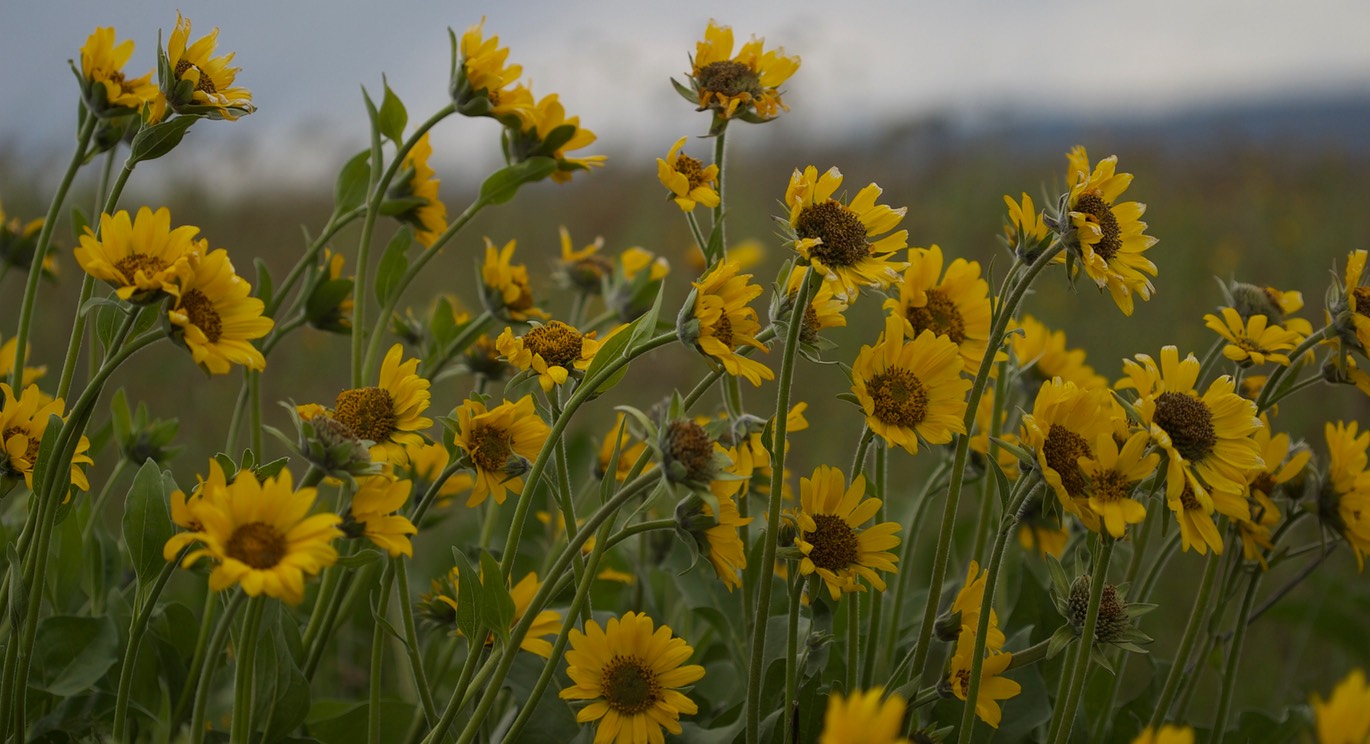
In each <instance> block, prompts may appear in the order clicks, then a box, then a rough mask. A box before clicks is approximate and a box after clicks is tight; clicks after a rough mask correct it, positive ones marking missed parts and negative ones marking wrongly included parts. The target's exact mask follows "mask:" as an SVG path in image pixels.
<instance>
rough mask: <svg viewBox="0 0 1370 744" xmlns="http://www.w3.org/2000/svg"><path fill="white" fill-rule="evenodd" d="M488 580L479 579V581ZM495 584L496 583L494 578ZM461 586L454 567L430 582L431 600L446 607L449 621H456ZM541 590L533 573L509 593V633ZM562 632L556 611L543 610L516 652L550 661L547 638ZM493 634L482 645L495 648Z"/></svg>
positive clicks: (549, 648) (459, 574) (549, 645)
mask: <svg viewBox="0 0 1370 744" xmlns="http://www.w3.org/2000/svg"><path fill="white" fill-rule="evenodd" d="M486 580H487V579H486V578H485V577H484V576H482V577H481V581H486ZM495 580H496V581H498V580H499V579H498V578H496V579H495ZM460 584H461V572H460V571H458V570H457V568H456V567H455V566H453V567H452V570H451V571H449V572H448V573H447V576H446V577H444V579H443V580H442V581H434V582H433V595H432V597H431V599H434V600H436V601H438V602H441V603H442V604H444V605H446V606H447V607H448V608H449V609H450V610H451V612H452V621H455V619H456V615H455V613H456V611H457V587H458V586H459V585H460ZM540 588H542V582H540V581H538V575H537V574H536V573H532V572H529V573H528V574H527V575H525V576H524V577H523V578H522V579H520V580H519V582H518V583H517V584H514V585H513V587H511V588H510V590H509V597H510V598H511V599H513V600H514V617H513V619H512V620H510V622H509V627H510V628H511V629H512V628H514V627H515V626H516V625H518V624H519V622H520V621H521V620H523V616H524V615H526V614H528V607H529V606H530V605H532V604H533V597H534V596H536V595H537V593H538V589H540ZM560 632H561V613H560V612H557V611H555V610H542V611H541V612H539V613H538V614H537V617H535V618H533V623H532V625H530V626H528V633H527V634H526V635H524V636H523V641H522V642H521V643H519V648H520V649H522V650H524V651H527V652H528V653H530V654H537V655H538V656H541V657H542V658H544V659H548V658H551V656H552V644H551V642H550V641H548V640H547V637H548V636H554V635H557V634H558V633H560ZM454 633H455V634H456V635H461V633H460V631H454ZM494 642H495V634H494V633H493V632H491V633H487V634H486V636H485V645H487V646H489V645H492V644H494Z"/></svg>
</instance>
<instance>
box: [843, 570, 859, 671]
mask: <svg viewBox="0 0 1370 744" xmlns="http://www.w3.org/2000/svg"><path fill="white" fill-rule="evenodd" d="M842 601H843V603H844V604H846V605H847V648H846V651H847V660H846V664H844V665H843V669H842V672H843V674H842V686H843V688H845V690H846V693H847V694H848V695H850V694H852V691H853V690H855V689H856V678H857V667H858V666H860V665H861V592H852V593H851V594H847V595H845V596H843V597H842Z"/></svg>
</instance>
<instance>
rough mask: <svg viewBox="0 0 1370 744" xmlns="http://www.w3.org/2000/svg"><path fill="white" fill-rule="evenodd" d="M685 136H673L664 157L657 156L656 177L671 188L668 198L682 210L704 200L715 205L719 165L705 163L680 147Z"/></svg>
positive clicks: (688, 208) (716, 202)
mask: <svg viewBox="0 0 1370 744" xmlns="http://www.w3.org/2000/svg"><path fill="white" fill-rule="evenodd" d="M686 139H687V138H686V137H681V138H680V139H679V140H676V143H675V144H674V145H672V146H671V149H670V151H669V152H667V153H666V159H665V160H662V159H661V158H657V159H656V177H657V180H659V181H661V185H662V186H665V187H666V188H667V189H670V191H671V194H672V195H673V196H672V197H671V198H672V199H674V200H675V203H676V206H678V207H680V211H682V212H693V211H694V209H695V206H696V205H698V204H703V205H704V206H706V207H709V208H710V209H712V208H714V207H717V206H718V190H717V189H716V188H715V184H717V183H718V166H717V165H712V164H711V165H708V166H706V165H704V164H703V163H701V162H700V161H698V160H695V159H694V158H692V157H690V156H689V155H686V154H684V153H682V152H681V151H680V149H681V148H682V147H684V146H685V140H686Z"/></svg>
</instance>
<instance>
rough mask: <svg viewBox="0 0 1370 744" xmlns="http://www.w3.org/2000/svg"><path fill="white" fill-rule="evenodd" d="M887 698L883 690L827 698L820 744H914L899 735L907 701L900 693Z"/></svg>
mask: <svg viewBox="0 0 1370 744" xmlns="http://www.w3.org/2000/svg"><path fill="white" fill-rule="evenodd" d="M884 695H885V690H884V688H882V687H875V688H872V689H870V690H867V691H865V692H861V691H860V690H853V691H852V692H851V694H850V695H848V696H843V695H842V693H840V692H833V693H832V694H831V695H830V696H829V697H828V711H827V713H825V714H824V715H823V733H821V734H819V735H818V744H854V743H855V742H860V744H913V741H912V740H911V739H905V738H904V737H903V736H900V734H901V733H902V731H901V729H902V728H903V724H904V709H905V708H906V707H907V704H906V702H905V701H904V698H903V697H901V696H900V695H899V694H898V693H891V694H890V696H889V697H888V698H885V697H884ZM881 698H884V699H883V700H882V699H881Z"/></svg>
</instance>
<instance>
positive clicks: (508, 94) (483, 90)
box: [452, 18, 533, 129]
mask: <svg viewBox="0 0 1370 744" xmlns="http://www.w3.org/2000/svg"><path fill="white" fill-rule="evenodd" d="M484 26H485V19H484V18H482V19H481V20H480V23H477V24H476V25H474V26H471V27H470V28H468V29H466V31H465V32H463V33H462V35H461V46H460V49H461V62H460V67H459V68H458V69H457V70H456V74H455V75H454V78H455V79H454V80H453V90H452V98H453V100H454V101H455V102H456V104H457V110H458V111H460V112H462V113H463V114H466V115H467V116H487V115H488V116H493V117H494V118H496V119H498V120H499V121H500V122H501V123H503V124H505V125H508V126H521V127H523V128H525V129H526V128H529V127H531V126H533V114H532V108H533V95H532V93H531V92H530V91H529V90H528V88H526V87H524V86H521V85H517V86H516V85H515V83H517V82H518V79H519V76H520V75H522V74H523V67H522V66H521V65H506V64H505V63H506V62H507V61H508V59H509V48H508V47H502V46H500V45H499V37H498V36H491V37H490V38H488V39H487V38H485V32H484ZM511 86H513V87H511Z"/></svg>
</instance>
